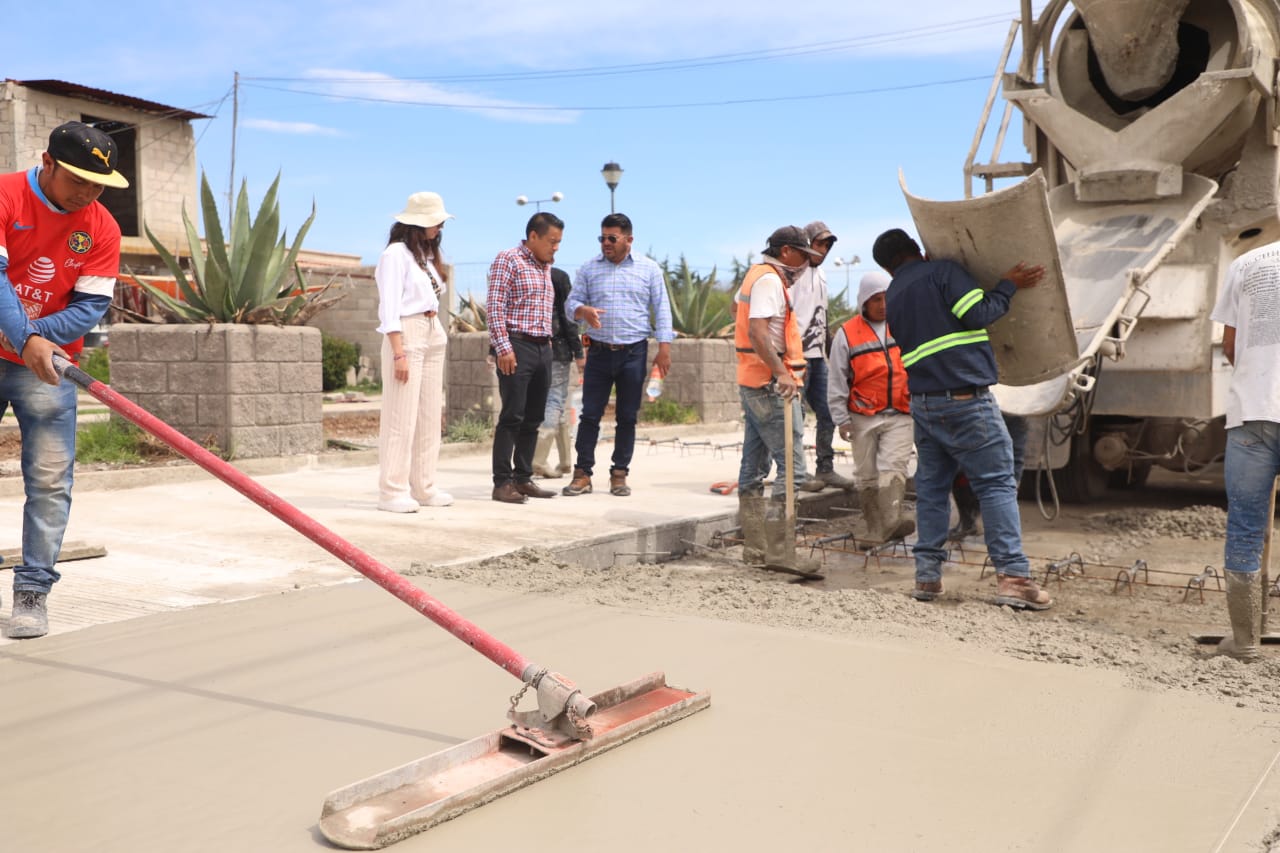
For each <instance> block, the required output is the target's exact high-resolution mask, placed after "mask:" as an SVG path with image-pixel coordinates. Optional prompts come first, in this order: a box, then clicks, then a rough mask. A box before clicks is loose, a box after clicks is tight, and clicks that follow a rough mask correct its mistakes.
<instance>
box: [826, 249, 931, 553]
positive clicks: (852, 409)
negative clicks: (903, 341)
mask: <svg viewBox="0 0 1280 853" xmlns="http://www.w3.org/2000/svg"><path fill="white" fill-rule="evenodd" d="M889 280H890V279H889V276H888V274H887V273H884V272H881V271H879V270H876V271H874V272H869V273H867V274H866V275H864V276H863V277H862V281H861V282H860V283H859V285H858V311H859V313H857V314H855V315H854V316H852V317H850V318H849V320H848V321H847V322H845V324H844V325H843V326H841V327H840V331H838V332H836V336H835V340H834V341H832V343H831V356H830V359H829V363H830V368H829V373H828V378H827V406H828V408H829V409H830V410H831V417H832V419H833V420H834V421H835V423H836V428H837V429H838V430H839V431H840V437H841V438H843V439H844V440H845V441H847V442H849V444H850V446H851V447H852V449H853V479H854V483H855V487H856V488H857V490H858V506H859V508H860V509H861V510H862V517H863V519H864V520H865V521H866V525H867V539H868V540H870V541H872V542H877V543H878V542H884V541H887V540H893V539H901V538H902V537H904V536H908V535H910V534H911V533H913V532H914V531H915V529H916V523H915V521H914V520H912V519H911V518H908V517H905V516H904V514H903V508H902V503H903V495H904V494H905V492H906V486H907V466H908V465H910V464H911V454H912V452H913V450H914V449H915V445H914V444H913V443H912V426H911V395H910V394H909V393H908V392H907V369H906V368H905V367H903V366H902V353H901V351H900V350H899V349H898V344H897V342H896V341H894V339H893V334H892V333H891V331H890V329H889V325H888V323H887V322H886V321H885V307H884V293H885V291H886V290H888V289H889Z"/></svg>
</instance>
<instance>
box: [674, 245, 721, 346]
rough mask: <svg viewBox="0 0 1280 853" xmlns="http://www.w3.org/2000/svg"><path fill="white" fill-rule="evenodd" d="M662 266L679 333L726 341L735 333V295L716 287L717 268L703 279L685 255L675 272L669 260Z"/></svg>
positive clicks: (686, 335) (675, 327) (683, 335)
mask: <svg viewBox="0 0 1280 853" xmlns="http://www.w3.org/2000/svg"><path fill="white" fill-rule="evenodd" d="M660 266H661V267H662V271H663V277H664V278H665V279H666V283H667V299H668V301H669V302H670V303H671V326H672V328H673V329H674V330H675V332H676V333H677V334H679V335H680V336H682V337H686V338H723V337H727V336H728V335H729V334H730V333H732V331H733V321H734V317H733V312H732V310H731V307H730V305H731V299H732V296H731V295H730V294H729V293H728V291H725V290H722V289H720V288H719V287H718V286H717V282H716V271H715V268H714V267H712V269H711V275H709V276H706V277H705V278H704V277H703V276H701V275H698V274H697V273H695V272H693V271H692V270H691V269H689V263H688V261H686V260H685V259H684V256H681V257H680V266H679V267H678V268H676V270H674V271H672V270H670V269H669V268H668V265H667V263H666V261H663V262H662V263H661V264H660Z"/></svg>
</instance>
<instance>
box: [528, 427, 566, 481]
mask: <svg viewBox="0 0 1280 853" xmlns="http://www.w3.org/2000/svg"><path fill="white" fill-rule="evenodd" d="M555 443H556V431H555V430H553V429H540V430H538V446H537V448H536V449H535V450H534V451H533V476H535V477H541V478H543V479H544V480H554V479H555V478H556V477H559V476H560V473H559V472H558V471H557V470H556V469H555V468H552V467H551V465H550V458H551V445H553V444H555ZM560 458H561V459H563V458H564V457H563V456H562V457H560Z"/></svg>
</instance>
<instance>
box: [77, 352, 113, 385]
mask: <svg viewBox="0 0 1280 853" xmlns="http://www.w3.org/2000/svg"><path fill="white" fill-rule="evenodd" d="M80 369H81V370H83V371H84V372H85V373H87V374H89V375H90V376H92V377H93V378H94V379H96V380H98V381H99V382H101V383H102V384H103V385H110V384H111V358H110V356H108V355H107V351H106V350H105V349H102V348H101V347H93V348H92V349H86V350H82V351H81V352H80Z"/></svg>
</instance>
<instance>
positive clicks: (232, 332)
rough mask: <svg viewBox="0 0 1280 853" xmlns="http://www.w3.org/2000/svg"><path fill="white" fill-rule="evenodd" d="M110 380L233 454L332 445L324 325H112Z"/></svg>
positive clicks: (195, 436)
mask: <svg viewBox="0 0 1280 853" xmlns="http://www.w3.org/2000/svg"><path fill="white" fill-rule="evenodd" d="M110 353H111V387H112V388H114V389H115V390H116V391H119V392H120V393H121V394H124V395H125V396H126V397H128V398H129V399H131V400H133V401H134V402H135V403H137V404H138V405H140V406H142V407H143V408H144V409H146V410H147V411H149V412H151V413H152V414H154V415H155V416H156V417H158V418H160V419H161V420H163V421H165V422H166V423H168V424H169V425H170V426H172V427H173V428H174V429H176V430H178V431H179V432H181V433H182V434H183V435H185V436H187V437H188V438H190V439H192V440H193V441H196V442H199V443H201V444H204V445H213V446H216V447H217V449H218V452H220V453H221V454H223V455H224V456H225V457H226V458H228V459H249V458H256V457H264V456H292V455H295V454H300V453H318V452H320V451H321V450H323V449H324V429H323V413H322V410H321V403H322V391H321V347H320V330H319V329H316V328H312V327H310V326H285V327H276V326H258V325H244V324H235V323H216V324H212V325H203V324H174V325H144V324H132V323H117V324H116V325H114V326H112V327H111V347H110Z"/></svg>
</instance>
